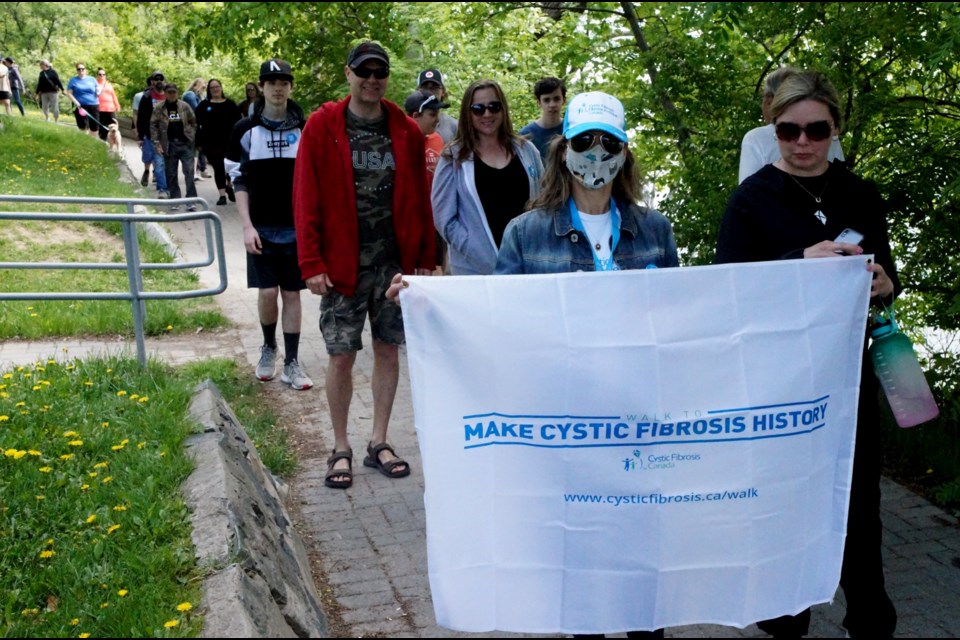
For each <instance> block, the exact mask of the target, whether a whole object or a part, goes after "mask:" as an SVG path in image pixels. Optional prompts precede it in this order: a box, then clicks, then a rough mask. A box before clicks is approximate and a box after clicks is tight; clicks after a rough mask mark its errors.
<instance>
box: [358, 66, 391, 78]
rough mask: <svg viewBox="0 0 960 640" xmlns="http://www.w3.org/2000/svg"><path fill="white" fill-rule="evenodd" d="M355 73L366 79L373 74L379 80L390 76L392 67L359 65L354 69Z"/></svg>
mask: <svg viewBox="0 0 960 640" xmlns="http://www.w3.org/2000/svg"><path fill="white" fill-rule="evenodd" d="M353 73H354V75H356V76H357V77H358V78H363V79H364V80H366V79H367V78H369V77H370V76H373V77H374V78H376V79H377V80H383V79H384V78H387V77H389V76H390V67H357V68H356V69H354V70H353Z"/></svg>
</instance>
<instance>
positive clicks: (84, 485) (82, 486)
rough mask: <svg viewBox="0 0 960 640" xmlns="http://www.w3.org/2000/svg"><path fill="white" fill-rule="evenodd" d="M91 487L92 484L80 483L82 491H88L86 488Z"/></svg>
mask: <svg viewBox="0 0 960 640" xmlns="http://www.w3.org/2000/svg"><path fill="white" fill-rule="evenodd" d="M89 488H90V485H88V484H82V485H80V491H86V490H87V489H89Z"/></svg>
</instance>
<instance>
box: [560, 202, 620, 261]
mask: <svg viewBox="0 0 960 640" xmlns="http://www.w3.org/2000/svg"><path fill="white" fill-rule="evenodd" d="M567 204H568V206H569V207H570V221H571V222H572V223H573V228H574V229H576V230H577V231H579V232H580V233H582V234H583V237H584V238H586V239H587V243H588V244H589V245H590V252H591V253H593V268H594V269H595V270H596V271H620V267H619V266H617V263H616V262H614V261H613V254H614V252H615V251H616V250H617V244H618V243H619V242H620V212H619V211H617V204H616V203H615V202H614V201H613V198H610V230H611V232H612V233H613V242H612V243H611V244H610V257H609V258H607V259H606V260H601V259H600V256H599V255H597V251H596V249H594V248H593V244H592V243H590V242H589V240H590V236H588V235H587V231H586V229H585V228H584V226H583V222H582V221H581V220H580V211H578V210H577V205H576V204H575V203H574V202H573V198H570V199H569V200H567Z"/></svg>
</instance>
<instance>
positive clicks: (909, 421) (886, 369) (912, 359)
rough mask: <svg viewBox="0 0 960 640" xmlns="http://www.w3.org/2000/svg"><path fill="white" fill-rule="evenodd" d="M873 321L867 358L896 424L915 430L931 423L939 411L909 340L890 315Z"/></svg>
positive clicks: (879, 316) (876, 317)
mask: <svg viewBox="0 0 960 640" xmlns="http://www.w3.org/2000/svg"><path fill="white" fill-rule="evenodd" d="M873 320H874V323H873V325H872V326H873V328H872V330H871V331H870V337H871V338H873V342H872V344H871V345H870V350H869V353H870V358H871V359H872V360H873V368H874V371H876V374H877V378H879V379H880V385H881V386H882V387H883V392H884V394H886V396H887V401H888V402H889V403H890V408H891V409H892V410H893V416H894V418H896V420H897V424H898V425H899V426H901V427H914V426H916V425H918V424H920V423H922V422H927V421H929V420H933V419H934V418H936V417H937V416H938V415H939V414H940V410H939V409H938V408H937V403H936V401H934V399H933V394H932V393H931V392H930V386H929V385H928V384H927V379H926V377H925V376H924V375H923V369H921V368H920V362H919V361H918V360H917V354H916V353H915V352H914V350H913V344H912V343H911V342H910V338H908V337H907V336H906V334H904V333H901V332H900V328H899V327H898V326H897V322H896V320H895V318H894V317H893V314H892V312H891V314H890V317H887V316H885V315H883V314H876V315H875V316H874V318H873Z"/></svg>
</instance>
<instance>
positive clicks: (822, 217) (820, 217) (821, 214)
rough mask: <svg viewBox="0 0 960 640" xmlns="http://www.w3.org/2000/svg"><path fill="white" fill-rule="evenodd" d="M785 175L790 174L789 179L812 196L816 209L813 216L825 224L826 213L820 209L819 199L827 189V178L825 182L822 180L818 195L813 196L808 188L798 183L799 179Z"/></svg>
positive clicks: (791, 175)
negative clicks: (821, 187)
mask: <svg viewBox="0 0 960 640" xmlns="http://www.w3.org/2000/svg"><path fill="white" fill-rule="evenodd" d="M784 173H786V172H784ZM787 175H788V176H790V179H791V180H793V181H794V182H796V183H797V186H798V187H800V188H801V189H803V190H804V191H806V192H807V195H809V196H810V197H811V198H813V199H814V201H815V202H816V203H817V211H816V213H814V214H813V217H814V218H816V219H817V220H819V221H820V224H827V214H825V213H824V212H823V211H821V210H820V200H821V199H822V198H823V194H824V193H825V192H826V190H827V184H828V183H829V179H828V180H827V182H824V183H823V189H821V190H820V195H819V196H815V195H813V194H812V193H810V190H809V189H807V188H806V187H805V186H803V185H802V184H800V181H799V180H797V179H796V178H794V177H793V174H791V173H787Z"/></svg>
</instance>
